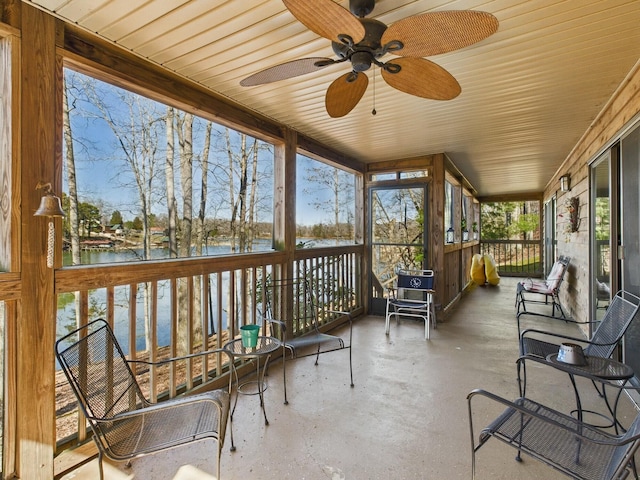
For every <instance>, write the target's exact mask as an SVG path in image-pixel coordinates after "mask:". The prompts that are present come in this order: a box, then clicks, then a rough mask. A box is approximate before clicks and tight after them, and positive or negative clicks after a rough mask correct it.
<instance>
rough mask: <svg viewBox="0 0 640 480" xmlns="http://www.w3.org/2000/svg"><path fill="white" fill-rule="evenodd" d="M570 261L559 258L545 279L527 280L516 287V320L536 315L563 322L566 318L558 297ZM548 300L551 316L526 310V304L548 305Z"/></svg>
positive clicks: (567, 258)
mask: <svg viewBox="0 0 640 480" xmlns="http://www.w3.org/2000/svg"><path fill="white" fill-rule="evenodd" d="M570 261H571V258H570V257H566V256H560V257H559V258H558V260H556V262H555V263H554V264H553V267H551V272H549V275H548V276H547V278H546V279H544V280H534V279H531V278H528V279H526V280H524V281H522V282H519V283H518V285H517V287H516V315H517V317H518V319H520V316H521V315H538V316H542V317H550V318H560V319H563V320H565V319H567V318H568V317H567V316H566V315H565V313H564V310H563V309H562V305H561V304H560V298H559V297H558V295H559V292H560V286H561V285H562V282H563V280H564V277H565V275H566V273H567V269H568V268H569V262H570ZM525 295H526V296H525ZM531 295H533V297H532V296H531ZM540 297H544V298H540ZM549 300H551V315H548V314H544V313H539V312H534V311H530V310H527V303H538V304H544V305H548V304H549Z"/></svg>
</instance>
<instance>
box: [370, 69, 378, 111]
mask: <svg viewBox="0 0 640 480" xmlns="http://www.w3.org/2000/svg"><path fill="white" fill-rule="evenodd" d="M372 75H373V110H371V115H375V114H376V113H378V112H376V69H375V68H374V69H373V74H372Z"/></svg>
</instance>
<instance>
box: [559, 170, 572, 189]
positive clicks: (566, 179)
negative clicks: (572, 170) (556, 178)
mask: <svg viewBox="0 0 640 480" xmlns="http://www.w3.org/2000/svg"><path fill="white" fill-rule="evenodd" d="M569 190H571V176H570V175H569V174H568V173H565V174H564V175H562V176H561V177H560V191H561V192H568V191H569Z"/></svg>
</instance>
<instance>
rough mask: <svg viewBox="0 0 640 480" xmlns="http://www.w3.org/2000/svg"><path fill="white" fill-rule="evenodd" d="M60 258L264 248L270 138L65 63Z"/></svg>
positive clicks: (268, 225) (94, 259) (87, 260)
mask: <svg viewBox="0 0 640 480" xmlns="http://www.w3.org/2000/svg"><path fill="white" fill-rule="evenodd" d="M65 83H66V85H65V93H66V98H65V102H64V106H63V108H64V112H63V115H64V120H65V121H63V135H64V142H63V145H64V148H63V155H64V171H63V185H64V192H63V199H62V200H63V209H64V210H65V211H66V213H67V215H66V217H65V219H64V223H63V226H64V233H63V235H64V245H65V254H64V260H63V262H64V265H70V264H94V263H114V262H123V261H136V260H148V259H162V258H178V257H179V258H182V257H189V256H202V255H217V254H224V253H233V252H250V251H259V250H269V249H271V246H272V238H271V237H272V224H273V218H272V217H273V161H274V155H273V152H274V148H273V145H270V144H268V143H265V142H263V141H261V140H258V139H256V138H253V137H250V136H249V135H246V134H243V133H242V132H238V131H235V130H232V129H230V128H227V127H223V126H221V125H217V124H215V123H213V122H211V121H209V120H207V119H205V118H200V117H197V116H195V115H193V114H190V113H187V112H184V111H181V110H179V109H177V108H174V107H172V106H170V105H165V104H162V103H159V102H156V101H153V100H150V99H149V98H146V97H143V96H141V95H137V94H135V93H131V92H129V91H127V90H124V89H122V88H119V87H115V86H113V85H110V84H107V83H105V82H101V81H99V80H96V79H94V78H91V77H88V76H85V75H82V74H80V73H78V72H75V71H72V70H65Z"/></svg>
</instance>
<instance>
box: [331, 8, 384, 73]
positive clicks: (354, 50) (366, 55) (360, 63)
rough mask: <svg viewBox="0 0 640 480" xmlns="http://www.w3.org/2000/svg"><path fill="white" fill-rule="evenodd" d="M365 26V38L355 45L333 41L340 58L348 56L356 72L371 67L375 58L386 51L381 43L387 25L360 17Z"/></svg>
mask: <svg viewBox="0 0 640 480" xmlns="http://www.w3.org/2000/svg"><path fill="white" fill-rule="evenodd" d="M358 20H360V22H361V23H362V25H363V26H364V29H365V34H364V38H363V39H362V40H361V41H360V42H359V43H357V44H355V45H347V44H345V43H338V42H331V46H332V47H333V51H334V52H335V54H336V55H337V56H338V57H340V58H348V59H349V60H350V61H351V64H352V66H353V69H354V70H355V71H356V72H364V71H365V70H368V69H369V67H371V62H372V60H373V59H374V58H376V59H377V58H380V57H381V56H382V55H383V54H384V51H383V50H382V45H381V44H380V39H381V38H382V34H383V33H384V31H385V30H386V29H387V26H386V25H385V24H384V23H382V22H380V21H378V20H374V19H372V18H359V19H358Z"/></svg>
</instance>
